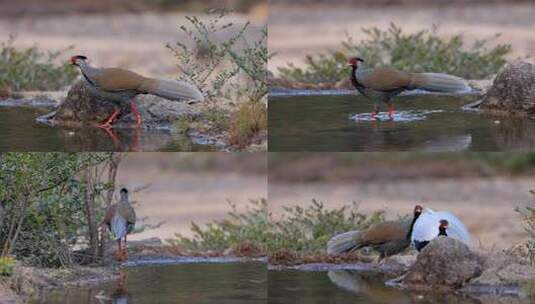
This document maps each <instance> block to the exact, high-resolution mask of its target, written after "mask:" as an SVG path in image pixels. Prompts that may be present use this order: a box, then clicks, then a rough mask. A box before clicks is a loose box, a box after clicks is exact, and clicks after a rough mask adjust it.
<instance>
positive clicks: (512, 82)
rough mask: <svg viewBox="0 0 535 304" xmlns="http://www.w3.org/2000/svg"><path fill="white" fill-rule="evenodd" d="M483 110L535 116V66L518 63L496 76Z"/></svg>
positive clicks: (485, 99)
mask: <svg viewBox="0 0 535 304" xmlns="http://www.w3.org/2000/svg"><path fill="white" fill-rule="evenodd" d="M481 108H482V109H487V110H498V111H502V112H503V111H504V112H508V113H512V114H524V115H530V116H532V115H534V114H535V65H533V64H531V63H528V62H524V61H516V62H513V63H511V64H509V65H507V66H505V67H504V68H503V69H502V70H501V71H500V72H499V73H498V75H497V76H496V78H495V79H494V82H493V84H492V87H491V88H490V89H489V91H488V92H487V94H486V95H485V97H484V99H483V102H482V103H481Z"/></svg>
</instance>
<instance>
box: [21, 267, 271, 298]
mask: <svg viewBox="0 0 535 304" xmlns="http://www.w3.org/2000/svg"><path fill="white" fill-rule="evenodd" d="M266 272H267V271H266V264H265V263H262V262H239V263H194V264H176V265H159V266H142V267H126V268H125V270H124V278H123V279H120V280H118V281H117V282H108V283H105V284H102V285H98V286H93V287H90V288H70V289H67V290H63V291H55V292H52V293H49V294H47V295H45V296H44V297H42V298H41V299H37V300H35V301H33V302H30V303H31V304H67V303H75V304H90V303H91V304H96V303H98V304H101V303H124V304H126V303H137V304H139V303H161V304H165V303H192V304H196V303H199V304H200V303H223V304H225V303H229V304H230V303H232V304H234V303H235V304H241V303H244V304H245V303H253V304H254V303H266V301H267V298H266V297H267V282H266Z"/></svg>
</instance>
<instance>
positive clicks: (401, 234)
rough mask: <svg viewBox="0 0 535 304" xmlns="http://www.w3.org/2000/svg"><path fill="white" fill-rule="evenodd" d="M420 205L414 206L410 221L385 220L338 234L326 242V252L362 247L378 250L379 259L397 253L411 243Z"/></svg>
mask: <svg viewBox="0 0 535 304" xmlns="http://www.w3.org/2000/svg"><path fill="white" fill-rule="evenodd" d="M422 210H423V208H422V206H420V205H416V206H415V207H414V216H413V218H412V220H411V221H410V222H407V221H386V222H382V223H378V224H375V225H372V226H370V227H369V228H368V229H365V230H354V231H349V232H345V233H342V234H338V235H336V236H334V237H333V238H331V239H330V240H329V242H328V243H327V253H328V254H340V253H344V252H352V251H355V250H357V249H360V248H364V247H372V248H373V249H375V250H377V251H379V253H380V256H379V261H381V260H382V259H383V258H385V257H388V256H391V255H395V254H398V253H400V252H402V251H403V250H405V249H406V248H407V247H409V245H410V244H411V235H412V228H413V226H414V223H415V222H416V220H417V219H418V217H419V216H420V214H421V213H422Z"/></svg>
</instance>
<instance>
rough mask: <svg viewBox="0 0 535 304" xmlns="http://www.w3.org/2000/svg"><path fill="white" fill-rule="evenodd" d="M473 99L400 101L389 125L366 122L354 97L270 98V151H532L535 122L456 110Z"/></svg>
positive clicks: (364, 105) (366, 108) (366, 110)
mask: <svg viewBox="0 0 535 304" xmlns="http://www.w3.org/2000/svg"><path fill="white" fill-rule="evenodd" d="M475 98H477V97H474V96H465V97H457V96H443V95H440V96H434V95H423V96H402V97H399V98H396V101H395V103H396V107H397V114H395V116H394V119H393V120H389V119H388V117H387V116H386V113H381V114H380V115H379V119H378V120H371V119H370V115H369V114H370V107H371V104H370V102H369V101H368V100H366V99H364V98H362V97H360V96H353V95H346V96H294V97H271V96H270V99H269V108H268V111H269V128H270V130H269V135H268V136H269V144H270V151H400V150H409V151H410V150H418V151H421V150H428V151H511V150H513V151H516V150H533V149H535V137H534V136H532V134H533V133H535V120H533V119H530V118H528V117H504V116H496V115H491V114H482V113H480V112H477V111H465V110H463V109H462V106H463V105H464V104H466V103H469V102H470V101H473V99H475ZM530 134H531V136H530Z"/></svg>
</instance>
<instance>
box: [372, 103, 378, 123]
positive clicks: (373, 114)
mask: <svg viewBox="0 0 535 304" xmlns="http://www.w3.org/2000/svg"><path fill="white" fill-rule="evenodd" d="M377 114H379V107H378V106H375V107H374V108H373V112H372V114H371V118H372V119H373V120H377Z"/></svg>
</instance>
